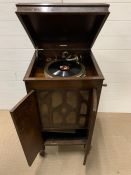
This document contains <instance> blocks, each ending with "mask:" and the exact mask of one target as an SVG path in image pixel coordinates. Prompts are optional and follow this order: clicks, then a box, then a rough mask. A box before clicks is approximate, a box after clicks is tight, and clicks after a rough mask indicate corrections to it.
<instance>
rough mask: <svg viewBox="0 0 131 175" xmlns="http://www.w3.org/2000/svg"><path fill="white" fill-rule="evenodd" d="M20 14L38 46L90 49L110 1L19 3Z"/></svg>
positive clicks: (34, 43) (27, 30)
mask: <svg viewBox="0 0 131 175" xmlns="http://www.w3.org/2000/svg"><path fill="white" fill-rule="evenodd" d="M16 6H17V12H16V14H17V16H18V17H19V20H20V21H21V23H22V25H23V26H24V28H25V30H26V32H27V34H28V35H29V37H30V39H31V41H32V43H33V45H34V47H35V48H40V49H41V48H51V47H54V48H55V47H57V48H58V47H69V48H71V47H74V46H75V47H80V48H87V49H90V48H91V47H92V46H93V44H94V41H95V39H96V37H97V35H98V33H99V32H100V30H101V28H102V26H103V24H104V22H105V20H106V18H107V17H108V15H109V11H108V8H109V4H102V3H100V4H30V3H28V4H17V5H16Z"/></svg>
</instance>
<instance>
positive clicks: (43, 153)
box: [40, 146, 45, 157]
mask: <svg viewBox="0 0 131 175" xmlns="http://www.w3.org/2000/svg"><path fill="white" fill-rule="evenodd" d="M40 155H41V157H44V156H45V146H44V147H43V149H41V150H40Z"/></svg>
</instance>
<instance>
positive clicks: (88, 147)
mask: <svg viewBox="0 0 131 175" xmlns="http://www.w3.org/2000/svg"><path fill="white" fill-rule="evenodd" d="M90 150H91V145H86V147H85V156H84V161H83V165H85V164H86V159H87V155H88V154H89V152H90Z"/></svg>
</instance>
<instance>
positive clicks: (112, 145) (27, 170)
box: [0, 111, 131, 175]
mask: <svg viewBox="0 0 131 175" xmlns="http://www.w3.org/2000/svg"><path fill="white" fill-rule="evenodd" d="M130 134H131V114H118V113H116V114H115V113H99V114H98V116H97V121H96V125H95V131H94V136H93V142H92V149H91V152H90V154H89V155H88V158H87V163H86V166H83V165H82V162H83V157H84V152H83V147H82V146H75V147H73V146H67V147H64V146H61V147H55V146H54V147H47V148H46V156H45V158H42V157H40V156H39V155H38V156H37V158H36V159H35V161H34V163H33V165H32V166H31V167H28V165H27V162H26V159H25V157H24V153H23V151H22V148H21V145H20V142H19V140H18V137H17V134H16V131H15V128H14V125H13V122H12V120H11V117H10V114H9V112H8V111H0V175H67V174H68V175H120V174H121V175H131V135H130Z"/></svg>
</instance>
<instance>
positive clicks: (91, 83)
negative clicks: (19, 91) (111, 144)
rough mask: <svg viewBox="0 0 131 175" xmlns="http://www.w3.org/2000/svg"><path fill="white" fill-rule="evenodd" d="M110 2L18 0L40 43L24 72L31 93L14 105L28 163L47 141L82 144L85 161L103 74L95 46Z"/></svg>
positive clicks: (24, 20)
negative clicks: (24, 1) (31, 0)
mask: <svg viewBox="0 0 131 175" xmlns="http://www.w3.org/2000/svg"><path fill="white" fill-rule="evenodd" d="M108 8H109V5H108V4H30V3H29V4H17V12H16V14H17V16H18V18H19V20H20V21H21V23H22V25H23V27H24V28H25V30H26V32H27V34H28V36H29V38H30V39H31V41H32V43H33V45H34V47H35V53H34V55H33V58H32V60H31V63H30V65H29V67H28V69H27V72H26V75H25V77H24V82H25V85H26V90H27V95H26V96H25V97H24V98H23V99H22V100H21V101H20V102H19V103H18V104H17V105H16V106H15V107H14V108H13V109H12V110H11V116H12V119H13V121H14V124H15V127H16V130H17V133H18V136H19V139H20V142H21V145H22V148H23V150H24V153H25V156H26V159H27V162H28V164H29V166H31V164H32V163H33V161H34V159H35V157H36V155H37V154H38V153H39V152H40V154H41V155H42V156H44V149H45V147H46V146H47V145H48V146H51V145H58V146H60V145H72V147H73V146H75V145H83V151H84V152H85V156H84V162H83V164H84V165H85V163H86V158H87V154H88V153H89V151H90V148H91V140H92V135H93V130H94V125H95V119H96V114H97V108H98V104H99V99H100V94H101V89H102V85H103V80H104V77H103V75H102V73H101V70H100V68H99V66H98V64H97V62H96V59H95V57H94V55H93V53H92V51H91V48H92V46H93V44H94V41H95V39H96V38H97V35H98V33H99V32H100V30H101V28H102V26H103V25H104V22H105V21H106V18H107V17H108V15H109V11H108ZM18 44H19V43H18Z"/></svg>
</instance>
